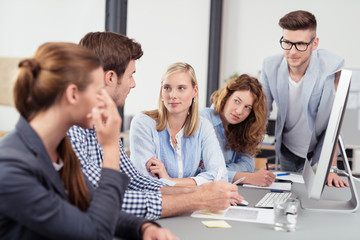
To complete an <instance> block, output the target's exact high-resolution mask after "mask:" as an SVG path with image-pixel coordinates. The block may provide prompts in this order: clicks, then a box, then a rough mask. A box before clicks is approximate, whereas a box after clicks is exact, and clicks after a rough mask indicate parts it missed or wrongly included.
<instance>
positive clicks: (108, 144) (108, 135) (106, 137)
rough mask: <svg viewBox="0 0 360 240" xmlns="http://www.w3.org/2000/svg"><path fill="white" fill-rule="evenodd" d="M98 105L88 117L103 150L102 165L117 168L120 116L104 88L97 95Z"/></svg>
mask: <svg viewBox="0 0 360 240" xmlns="http://www.w3.org/2000/svg"><path fill="white" fill-rule="evenodd" d="M97 98H98V100H99V103H100V104H99V106H98V107H95V108H93V109H92V113H91V114H90V115H89V117H90V118H91V119H92V123H93V124H94V126H95V131H96V138H97V141H98V142H99V144H100V145H101V147H102V148H103V150H104V158H103V167H108V168H113V169H116V170H119V159H120V155H119V135H120V126H121V118H120V115H119V112H118V110H117V108H116V105H115V103H114V101H113V100H112V99H111V97H110V96H109V94H108V93H107V92H106V90H105V89H102V90H101V92H100V94H99V95H98V96H97Z"/></svg>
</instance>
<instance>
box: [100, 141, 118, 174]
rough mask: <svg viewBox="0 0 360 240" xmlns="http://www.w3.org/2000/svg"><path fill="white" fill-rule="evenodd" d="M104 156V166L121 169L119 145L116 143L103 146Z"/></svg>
mask: <svg viewBox="0 0 360 240" xmlns="http://www.w3.org/2000/svg"><path fill="white" fill-rule="evenodd" d="M103 150H104V157H103V164H102V167H103V168H111V169H114V170H117V171H120V164H119V161H118V159H120V154H119V146H118V144H117V143H116V144H114V145H113V146H105V147H103Z"/></svg>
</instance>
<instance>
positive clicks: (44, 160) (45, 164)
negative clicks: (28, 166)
mask: <svg viewBox="0 0 360 240" xmlns="http://www.w3.org/2000/svg"><path fill="white" fill-rule="evenodd" d="M16 128H17V130H18V134H19V136H20V138H21V139H22V141H23V142H24V144H25V145H26V146H27V147H28V148H29V149H30V151H31V152H32V153H33V154H34V155H35V156H36V159H37V160H38V166H37V167H38V168H40V169H41V170H42V172H43V173H44V175H45V176H46V177H47V178H48V179H49V180H50V182H51V183H52V185H53V186H54V188H55V189H56V191H57V192H58V193H59V194H60V195H62V197H64V198H65V199H67V195H66V193H65V189H64V186H63V185H62V182H61V179H60V175H59V173H58V172H57V171H56V170H55V168H54V166H53V164H52V162H51V159H50V157H49V155H48V153H47V151H46V149H45V146H44V144H43V142H42V141H41V139H40V137H39V136H38V135H37V133H36V132H35V131H34V129H33V128H32V127H31V126H30V125H29V123H28V122H27V121H26V120H25V119H24V118H23V117H20V120H19V122H18V123H17V125H16Z"/></svg>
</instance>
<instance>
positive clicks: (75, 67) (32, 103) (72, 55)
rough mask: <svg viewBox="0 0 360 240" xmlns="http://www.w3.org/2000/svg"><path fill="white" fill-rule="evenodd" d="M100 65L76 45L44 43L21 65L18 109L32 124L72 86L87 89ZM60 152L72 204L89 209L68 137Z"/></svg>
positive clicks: (63, 181)
mask: <svg viewBox="0 0 360 240" xmlns="http://www.w3.org/2000/svg"><path fill="white" fill-rule="evenodd" d="M100 66H101V62H100V60H99V59H98V58H97V57H96V56H95V55H94V54H93V53H92V52H91V51H89V50H87V49H85V48H83V47H80V46H78V45H76V44H72V43H45V44H43V45H41V46H40V47H39V48H38V50H37V51H36V53H35V55H34V57H33V58H29V59H25V60H22V61H21V62H20V63H19V68H20V72H19V75H18V78H17V81H16V83H15V86H14V101H15V106H16V108H17V110H18V111H19V112H20V114H21V115H22V116H23V117H24V118H25V119H26V120H27V121H31V120H32V119H33V118H34V117H35V115H36V114H37V113H39V112H40V111H44V110H46V109H48V108H49V107H51V106H52V105H53V104H54V103H55V102H56V101H57V100H58V99H59V98H60V97H61V96H62V95H63V94H64V92H65V90H66V88H67V86H68V85H69V84H75V85H76V86H77V87H78V89H79V90H80V91H83V90H85V89H86V87H87V86H88V85H89V84H90V83H91V81H92V80H91V79H90V77H89V76H90V75H89V73H90V72H91V71H92V70H95V69H96V68H98V67H100ZM57 151H58V154H59V156H60V157H61V159H62V160H63V162H64V166H63V168H62V169H61V171H60V172H59V174H60V177H61V180H62V183H63V185H64V187H65V189H66V192H67V195H68V198H69V201H70V203H72V204H73V205H75V206H77V207H78V208H79V209H81V210H86V209H87V207H88V206H89V204H90V197H89V193H88V189H87V186H86V183H85V180H84V176H83V174H82V172H81V169H80V163H79V160H78V158H77V156H76V154H75V152H74V150H73V148H72V146H71V143H70V141H69V139H68V137H67V136H64V138H63V140H62V141H61V142H60V144H59V146H58V149H57Z"/></svg>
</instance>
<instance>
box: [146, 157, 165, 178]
mask: <svg viewBox="0 0 360 240" xmlns="http://www.w3.org/2000/svg"><path fill="white" fill-rule="evenodd" d="M146 169H147V170H148V172H150V173H151V175H152V176H153V177H157V178H166V179H169V180H171V178H170V177H169V175H168V173H167V171H166V169H165V166H164V163H163V162H161V161H160V160H159V159H157V158H156V157H152V158H150V159H149V161H147V163H146Z"/></svg>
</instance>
